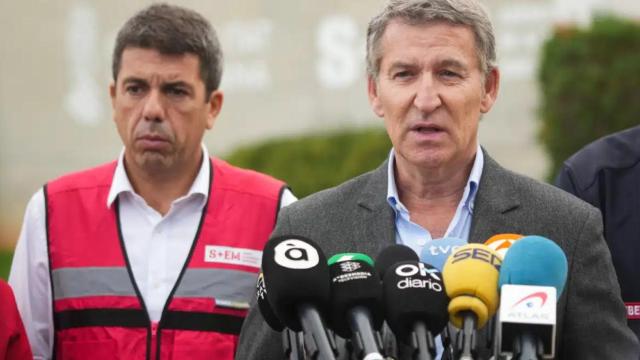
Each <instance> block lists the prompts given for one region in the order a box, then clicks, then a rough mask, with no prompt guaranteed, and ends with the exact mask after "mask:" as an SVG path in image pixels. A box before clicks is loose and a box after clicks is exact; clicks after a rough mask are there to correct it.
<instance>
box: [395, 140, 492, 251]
mask: <svg viewBox="0 0 640 360" xmlns="http://www.w3.org/2000/svg"><path fill="white" fill-rule="evenodd" d="M394 166H395V152H394V150H393V149H391V152H390V154H389V167H388V169H387V176H388V179H387V180H388V181H387V184H388V185H387V202H388V203H389V206H391V208H392V209H393V212H394V213H395V219H396V222H395V224H396V243H398V244H402V245H406V246H408V247H410V248H412V249H413V251H415V252H416V254H418V255H420V253H421V252H422V248H423V247H424V245H425V244H426V243H428V242H430V241H431V240H434V239H433V237H432V236H431V233H429V231H428V230H427V229H425V228H423V227H422V226H420V225H418V224H416V223H414V222H413V221H411V216H410V215H411V214H409V210H408V209H407V208H406V207H405V206H404V204H402V202H401V201H400V197H399V196H398V188H397V187H396V179H395V172H394ZM483 167H484V155H483V153H482V149H480V146H479V145H478V149H477V151H476V158H475V160H474V162H473V167H472V168H471V173H470V174H469V179H468V180H467V185H466V186H465V187H464V192H463V194H462V199H460V203H458V207H457V208H456V213H455V215H454V216H453V219H451V222H450V223H449V227H448V228H447V231H446V232H445V234H444V236H443V237H454V238H458V239H463V240H466V241H468V240H469V230H470V229H471V216H472V215H473V205H474V202H475V199H476V193H477V191H478V184H479V183H480V177H481V176H482V168H483Z"/></svg>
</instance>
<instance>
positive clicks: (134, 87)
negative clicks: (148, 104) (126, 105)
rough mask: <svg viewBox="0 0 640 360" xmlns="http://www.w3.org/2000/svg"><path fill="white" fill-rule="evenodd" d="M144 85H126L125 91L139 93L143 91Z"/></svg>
mask: <svg viewBox="0 0 640 360" xmlns="http://www.w3.org/2000/svg"><path fill="white" fill-rule="evenodd" d="M142 90H143V89H142V86H140V85H128V86H127V87H125V91H126V92H127V93H128V94H131V95H138V94H140V93H141V92H142Z"/></svg>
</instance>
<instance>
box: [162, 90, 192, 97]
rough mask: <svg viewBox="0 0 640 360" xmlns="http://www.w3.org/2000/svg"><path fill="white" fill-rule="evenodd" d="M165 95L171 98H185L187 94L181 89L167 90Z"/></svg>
mask: <svg viewBox="0 0 640 360" xmlns="http://www.w3.org/2000/svg"><path fill="white" fill-rule="evenodd" d="M167 93H168V94H169V95H172V96H186V95H188V92H187V91H186V90H184V89H181V88H169V89H167Z"/></svg>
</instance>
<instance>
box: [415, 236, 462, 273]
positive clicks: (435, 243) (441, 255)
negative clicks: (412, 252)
mask: <svg viewBox="0 0 640 360" xmlns="http://www.w3.org/2000/svg"><path fill="white" fill-rule="evenodd" d="M466 244H467V242H466V241H464V240H462V239H458V238H452V237H446V238H442V239H438V240H432V241H430V242H428V243H426V244H425V245H424V248H422V252H421V253H420V261H422V262H423V263H426V264H431V265H432V266H434V267H435V268H436V269H438V270H440V271H442V268H443V267H444V263H445V262H446V261H447V259H448V258H449V256H450V255H451V254H452V253H453V252H454V251H456V250H457V249H458V248H459V247H460V246H463V245H466Z"/></svg>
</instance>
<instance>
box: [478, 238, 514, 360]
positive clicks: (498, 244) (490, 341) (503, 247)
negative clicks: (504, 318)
mask: <svg viewBox="0 0 640 360" xmlns="http://www.w3.org/2000/svg"><path fill="white" fill-rule="evenodd" d="M521 237H523V235H520V234H514V233H503V234H496V235H493V236H492V237H490V238H489V239H487V241H485V242H484V244H485V245H487V246H488V247H490V248H491V249H493V250H494V251H495V252H496V253H497V254H498V255H499V256H500V259H502V260H504V257H505V255H506V254H507V251H508V250H509V247H511V245H513V243H514V242H515V241H516V240H518V239H520V238H521ZM495 322H496V319H495V317H492V318H491V319H489V324H488V325H487V333H486V334H487V342H486V344H487V348H488V349H491V348H493V351H494V352H496V351H497V350H496V345H497V343H496V342H494V340H496V330H495V327H496V324H495Z"/></svg>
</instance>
